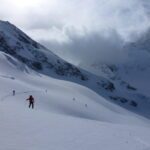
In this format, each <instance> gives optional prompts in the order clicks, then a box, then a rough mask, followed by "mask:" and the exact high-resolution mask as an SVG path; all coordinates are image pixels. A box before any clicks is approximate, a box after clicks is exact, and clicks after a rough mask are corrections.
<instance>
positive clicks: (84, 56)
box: [0, 0, 150, 64]
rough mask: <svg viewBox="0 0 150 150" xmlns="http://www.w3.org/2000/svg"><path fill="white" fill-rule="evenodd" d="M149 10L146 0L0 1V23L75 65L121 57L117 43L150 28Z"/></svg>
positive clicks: (134, 36) (148, 0)
mask: <svg viewBox="0 0 150 150" xmlns="http://www.w3.org/2000/svg"><path fill="white" fill-rule="evenodd" d="M149 10H150V0H0V19H1V20H8V21H10V22H12V23H13V24H15V25H16V26H18V27H19V28H21V29H22V30H23V31H25V32H26V33H27V34H29V35H30V36H31V37H32V38H34V39H35V40H37V41H40V42H41V43H43V44H44V45H46V46H47V47H48V48H50V49H51V50H53V51H55V52H56V53H58V54H59V55H61V56H63V57H64V58H67V59H68V60H70V61H74V62H76V64H77V63H79V62H80V61H82V60H86V61H88V60H89V57H90V58H92V59H91V60H92V61H93V60H94V59H95V60H100V59H104V60H106V59H107V57H108V54H109V55H110V56H111V57H112V58H111V59H112V60H115V59H116V56H115V55H114V53H115V54H116V53H117V54H118V56H119V58H121V57H120V55H124V54H123V53H122V52H120V45H121V44H120V43H123V42H124V41H130V40H132V39H134V38H136V37H138V36H139V35H140V34H141V33H142V32H144V31H145V30H146V29H148V28H149V27H150V11H149ZM91 56H92V57H91ZM110 56H109V58H108V59H110Z"/></svg>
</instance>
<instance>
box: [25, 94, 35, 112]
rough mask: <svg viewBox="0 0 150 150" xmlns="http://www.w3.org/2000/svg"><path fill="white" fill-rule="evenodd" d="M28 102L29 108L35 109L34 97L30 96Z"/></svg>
mask: <svg viewBox="0 0 150 150" xmlns="http://www.w3.org/2000/svg"><path fill="white" fill-rule="evenodd" d="M26 100H27V101H29V108H30V107H31V106H32V109H33V108H34V97H33V96H32V95H30V96H29V98H28V99H26Z"/></svg>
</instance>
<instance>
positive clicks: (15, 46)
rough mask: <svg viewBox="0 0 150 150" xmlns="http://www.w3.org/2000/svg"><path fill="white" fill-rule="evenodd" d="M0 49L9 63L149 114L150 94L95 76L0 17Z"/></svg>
mask: <svg viewBox="0 0 150 150" xmlns="http://www.w3.org/2000/svg"><path fill="white" fill-rule="evenodd" d="M0 51H2V52H3V55H5V57H6V58H7V60H8V62H9V63H11V64H15V62H14V60H13V59H17V60H18V61H19V62H20V64H22V65H23V66H24V65H27V66H28V67H29V68H31V69H33V70H35V71H36V72H39V73H42V74H45V75H48V76H51V77H55V78H57V79H61V80H67V81H71V82H75V83H78V84H80V85H83V86H86V87H88V88H90V89H92V90H93V91H95V92H96V93H98V94H99V95H101V96H103V97H104V98H105V99H107V100H109V101H111V102H113V103H116V104H118V105H120V106H122V107H124V108H126V109H129V110H131V111H134V112H136V113H138V114H141V115H143V116H145V117H148V118H149V117H150V111H149V107H150V98H149V97H148V96H145V95H144V94H140V92H139V91H137V90H136V89H135V88H134V87H132V85H130V84H128V83H127V82H121V84H120V83H118V82H115V81H114V80H112V79H111V78H107V77H106V76H103V77H101V76H96V75H94V74H92V73H89V72H87V71H84V70H82V69H80V68H77V67H76V66H73V65H71V64H69V63H67V62H66V61H64V60H62V59H61V58H59V57H58V56H56V55H55V54H53V53H52V52H51V51H50V50H48V49H46V48H45V47H44V46H42V45H40V44H39V43H37V42H35V41H33V40H32V39H31V38H29V37H28V36H27V35H26V34H25V33H23V32H22V31H21V30H19V29H18V28H17V27H15V26H14V25H12V24H10V23H9V22H3V21H0ZM111 69H112V70H113V68H111ZM23 70H24V69H23ZM10 75H11V73H10ZM14 78H15V77H14ZM94 100H95V99H94ZM96 101H97V102H98V103H99V101H98V100H96Z"/></svg>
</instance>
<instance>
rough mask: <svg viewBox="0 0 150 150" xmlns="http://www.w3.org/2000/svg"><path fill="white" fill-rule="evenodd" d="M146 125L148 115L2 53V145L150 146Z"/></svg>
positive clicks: (5, 149) (85, 149) (138, 149)
mask: <svg viewBox="0 0 150 150" xmlns="http://www.w3.org/2000/svg"><path fill="white" fill-rule="evenodd" d="M14 89H15V91H16V94H15V96H13V92H12V90H14ZM30 94H32V95H33V96H34V98H35V108H34V109H33V110H30V109H29V108H28V102H27V101H26V98H28V96H29V95H30ZM139 108H140V107H139ZM149 127H150V121H149V120H148V119H146V118H144V117H141V116H140V115H137V114H135V113H133V112H131V111H128V110H126V109H123V108H122V107H120V106H118V105H116V104H113V103H111V102H108V101H107V100H106V99H104V98H103V97H102V96H100V95H99V94H97V93H95V92H94V91H92V90H90V89H89V88H86V87H85V86H81V85H79V84H75V83H73V82H68V81H65V80H59V79H55V78H52V77H49V76H45V75H43V74H40V73H37V72H35V71H33V70H32V69H30V68H29V67H27V66H26V65H25V64H23V63H20V61H18V60H17V59H16V58H13V57H12V56H10V55H9V54H6V53H4V52H0V133H1V134H0V149H2V150H20V149H21V150H26V149H29V150H33V149H35V150H43V149H44V150H49V149H53V150H58V149H59V150H66V149H69V150H75V149H78V150H91V149H95V150H99V149H103V150H108V149H111V150H120V149H122V150H126V149H128V150H149V148H150V144H149V140H150V130H149ZM108 143H109V144H108Z"/></svg>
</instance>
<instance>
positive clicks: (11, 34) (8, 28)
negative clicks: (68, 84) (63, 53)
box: [0, 21, 87, 80]
mask: <svg viewBox="0 0 150 150" xmlns="http://www.w3.org/2000/svg"><path fill="white" fill-rule="evenodd" d="M0 51H3V52H5V53H7V54H10V55H11V56H13V57H15V58H17V59H18V60H20V61H21V62H23V63H25V64H26V65H28V66H29V67H30V68H32V69H34V70H36V71H39V72H41V73H44V74H46V75H50V74H51V73H52V71H54V72H55V73H56V74H57V75H59V76H73V77H75V78H79V79H80V80H87V77H86V76H85V75H84V74H83V73H81V71H80V70H79V69H78V68H77V67H75V66H73V65H71V64H69V63H67V62H65V61H64V60H62V59H60V58H59V57H58V56H56V55H54V54H53V53H52V52H51V51H49V50H48V49H47V48H45V47H44V46H42V45H40V44H39V43H37V42H35V41H34V40H32V39H31V38H30V37H28V36H27V35H26V34H25V33H23V32H22V31H21V30H19V29H18V28H16V27H15V26H14V25H12V24H10V23H9V22H3V21H1V22H0Z"/></svg>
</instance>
